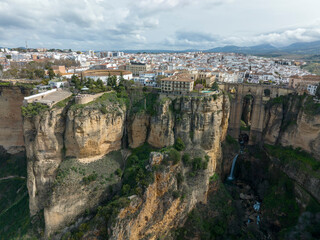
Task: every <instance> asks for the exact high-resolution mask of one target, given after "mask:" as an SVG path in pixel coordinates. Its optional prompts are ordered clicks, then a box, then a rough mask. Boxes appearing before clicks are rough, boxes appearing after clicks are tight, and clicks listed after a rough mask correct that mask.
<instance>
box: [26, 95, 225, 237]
mask: <svg viewBox="0 0 320 240" xmlns="http://www.w3.org/2000/svg"><path fill="white" fill-rule="evenodd" d="M102 99H104V98H102ZM107 99H108V98H106V99H105V100H103V101H104V102H99V101H96V102H94V103H92V104H87V105H72V104H71V103H69V104H68V105H67V106H65V107H59V106H57V107H54V108H51V109H50V110H46V111H44V112H41V113H39V114H38V115H37V116H34V117H32V118H25V119H24V135H25V143H26V146H27V148H26V150H27V157H28V189H29V194H30V211H31V214H32V215H34V214H36V213H39V212H40V210H42V209H43V210H44V216H45V223H46V233H47V235H50V234H52V233H54V232H56V231H58V230H61V229H62V228H63V227H65V226H66V225H68V224H70V223H72V222H74V221H75V220H76V219H77V218H79V216H81V214H83V213H84V212H85V211H86V210H87V209H89V210H90V209H94V208H95V207H97V205H98V204H99V203H100V202H101V201H103V200H105V199H107V198H108V196H109V194H108V191H106V189H107V187H108V186H109V185H112V186H113V185H114V186H118V187H119V182H120V178H117V179H114V181H111V182H110V179H109V178H110V176H112V175H114V174H113V173H114V172H115V170H116V169H118V168H121V167H120V166H122V164H121V163H119V164H120V165H119V164H116V163H115V162H113V163H112V162H110V163H106V164H107V165H108V164H112V165H110V167H108V166H107V165H105V166H102V165H101V164H100V163H99V162H100V161H102V159H104V156H105V155H106V154H109V153H111V152H113V151H116V150H120V149H121V147H122V143H123V140H124V139H128V140H129V146H130V147H132V148H136V147H138V146H141V145H142V144H144V143H145V142H147V143H149V144H150V145H152V146H153V147H156V148H163V147H165V146H170V145H173V144H174V142H175V140H176V139H177V138H181V139H182V140H183V142H184V143H185V145H186V151H188V152H190V153H191V155H192V156H193V157H197V156H201V157H203V158H204V156H205V155H207V156H208V157H209V158H208V159H209V160H208V168H207V170H203V171H200V173H199V174H198V175H197V176H196V177H193V178H190V179H188V181H185V183H184V187H181V186H180V185H179V184H180V183H179V184H178V180H177V177H176V176H177V174H178V173H179V174H182V175H186V174H187V172H189V171H190V166H189V167H184V166H183V164H182V163H179V164H176V165H172V164H171V165H170V166H167V167H166V168H165V169H164V171H156V173H155V179H156V180H155V182H154V183H153V184H152V185H150V186H149V187H148V188H147V190H146V192H145V195H144V197H143V198H139V197H136V198H134V199H133V200H132V202H131V205H130V206H131V208H135V209H136V210H135V211H131V210H130V211H131V213H132V214H131V215H130V216H131V217H130V216H129V217H128V218H127V216H126V214H124V213H122V214H120V216H119V222H117V225H116V226H118V228H117V227H115V228H114V229H113V230H114V231H113V232H114V233H115V234H116V233H118V234H120V235H119V236H123V239H134V238H135V237H137V236H140V235H141V234H143V235H144V236H148V234H151V235H152V236H158V237H159V236H160V234H166V233H167V232H163V230H164V229H167V231H169V230H170V229H172V228H174V227H176V226H178V225H179V224H180V223H182V222H183V221H184V218H185V216H186V214H187V213H188V212H189V211H190V210H191V209H192V208H193V207H194V206H195V204H196V203H198V202H199V201H201V202H205V201H206V194H207V190H208V184H209V178H210V176H212V174H213V173H214V172H215V171H216V169H217V166H218V165H219V164H220V161H221V142H222V141H223V140H224V138H225V136H226V131H227V126H228V117H229V99H228V98H226V97H225V96H224V95H219V96H209V97H197V98H187V97H182V98H176V99H168V98H163V99H161V100H159V102H160V104H159V105H158V106H157V107H156V108H157V111H156V114H154V115H153V116H150V115H148V114H147V113H146V112H139V113H135V114H133V115H131V117H130V118H129V119H127V118H126V116H127V115H129V114H128V113H127V111H129V109H126V107H125V106H124V104H121V103H120V102H115V101H114V100H113V101H109V100H107ZM70 105H72V106H70ZM125 129H128V133H126V131H125ZM108 156H109V155H108ZM70 159H72V161H73V162H72V163H70V161H71V160H70ZM152 162H153V161H152ZM160 162H161V160H159V161H158V163H157V164H155V165H159V163H160ZM79 164H80V165H79ZM81 164H86V165H81ZM95 164H96V167H95V169H98V170H94V171H91V170H90V171H89V170H88V169H90V166H91V165H95ZM151 165H152V164H151ZM115 166H116V167H115ZM80 169H82V170H81V171H80ZM100 170H101V172H99V171H100ZM107 170H110V171H111V170H112V171H111V172H108V173H107V172H105V171H107ZM80 173H81V174H80ZM95 174H97V176H96V177H91V178H89V179H91V180H92V179H94V180H93V182H98V181H99V182H100V185H99V184H98V185H97V186H94V187H93V188H91V187H90V188H88V186H89V185H88V186H87V184H92V183H91V180H87V179H85V178H86V177H89V176H90V175H95ZM186 177H187V175H186ZM106 179H108V181H107V180H106ZM88 181H89V183H86V182H88ZM178 185H179V186H178ZM92 186H93V185H92ZM183 189H188V194H186V197H185V199H184V200H183V201H182V200H181V199H180V198H177V197H173V195H172V192H173V191H179V192H180V193H181V192H182V191H183ZM123 211H126V210H123ZM128 211H129V210H128ZM132 216H134V217H133V218H132ZM146 219H148V220H146ZM150 219H152V221H151V222H150V221H149V220H150ZM114 236H116V235H114Z"/></svg>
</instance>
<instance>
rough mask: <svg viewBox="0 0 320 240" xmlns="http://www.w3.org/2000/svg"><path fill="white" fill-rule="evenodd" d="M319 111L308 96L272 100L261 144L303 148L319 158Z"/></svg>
mask: <svg viewBox="0 0 320 240" xmlns="http://www.w3.org/2000/svg"><path fill="white" fill-rule="evenodd" d="M319 109H320V107H319V104H316V103H313V101H312V97H311V96H309V97H307V96H296V95H289V96H285V97H279V98H277V99H274V100H271V102H270V103H269V105H268V106H267V114H266V118H265V120H264V125H265V128H264V134H263V135H264V138H263V141H264V142H265V143H267V144H281V145H282V146H293V147H294V148H302V149H304V150H305V151H307V152H309V153H312V154H314V155H315V156H316V157H317V158H319V159H320V148H319V146H320V127H319V126H320V111H319Z"/></svg>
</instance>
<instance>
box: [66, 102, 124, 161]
mask: <svg viewBox="0 0 320 240" xmlns="http://www.w3.org/2000/svg"><path fill="white" fill-rule="evenodd" d="M124 122H125V110H122V109H121V108H120V107H119V111H117V112H111V113H107V114H102V113H101V111H100V110H99V109H95V110H92V109H80V110H74V111H68V114H67V119H66V134H65V148H66V156H67V157H76V158H78V159H79V160H80V161H85V162H90V161H94V160H96V159H97V158H101V157H102V156H103V155H105V154H107V153H109V152H111V151H114V150H118V149H120V148H121V139H122V136H123V130H124Z"/></svg>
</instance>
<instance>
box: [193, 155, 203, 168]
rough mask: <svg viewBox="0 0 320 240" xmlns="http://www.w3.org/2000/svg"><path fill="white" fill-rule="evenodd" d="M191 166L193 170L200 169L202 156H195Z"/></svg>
mask: <svg viewBox="0 0 320 240" xmlns="http://www.w3.org/2000/svg"><path fill="white" fill-rule="evenodd" d="M192 168H193V170H194V171H197V170H200V169H202V158H201V157H196V158H194V159H193V162H192Z"/></svg>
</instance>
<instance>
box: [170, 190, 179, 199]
mask: <svg viewBox="0 0 320 240" xmlns="http://www.w3.org/2000/svg"><path fill="white" fill-rule="evenodd" d="M172 197H173V198H174V199H177V198H178V197H180V193H179V191H173V192H172Z"/></svg>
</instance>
